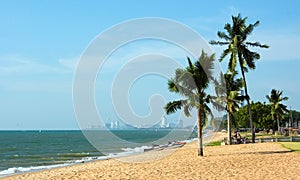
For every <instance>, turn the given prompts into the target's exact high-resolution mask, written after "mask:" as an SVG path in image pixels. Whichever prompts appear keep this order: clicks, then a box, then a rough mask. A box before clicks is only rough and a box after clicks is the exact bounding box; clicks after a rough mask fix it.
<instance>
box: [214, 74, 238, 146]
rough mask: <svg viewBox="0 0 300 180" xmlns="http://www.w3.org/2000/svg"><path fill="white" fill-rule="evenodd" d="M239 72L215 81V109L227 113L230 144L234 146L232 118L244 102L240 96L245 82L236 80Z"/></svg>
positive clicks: (221, 76)
mask: <svg viewBox="0 0 300 180" xmlns="http://www.w3.org/2000/svg"><path fill="white" fill-rule="evenodd" d="M236 74H237V72H236V71H234V72H233V73H230V72H227V73H226V74H225V75H223V74H222V73H221V74H220V80H219V81H217V80H215V81H214V83H215V91H216V94H217V97H216V98H215V99H214V101H213V104H214V107H217V110H226V111H227V129H228V143H229V144H232V140H231V123H232V122H231V120H230V119H231V118H230V117H233V113H234V112H236V111H237V110H238V109H239V104H240V102H241V100H243V96H241V95H240V91H241V88H242V87H243V80H242V79H241V78H239V79H235V76H236Z"/></svg>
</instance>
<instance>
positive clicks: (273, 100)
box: [266, 89, 289, 131]
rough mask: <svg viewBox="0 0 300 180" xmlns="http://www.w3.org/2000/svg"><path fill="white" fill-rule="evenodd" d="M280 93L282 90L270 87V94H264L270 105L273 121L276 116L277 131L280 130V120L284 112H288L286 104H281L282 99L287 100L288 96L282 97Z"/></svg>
mask: <svg viewBox="0 0 300 180" xmlns="http://www.w3.org/2000/svg"><path fill="white" fill-rule="evenodd" d="M282 93H283V91H278V90H276V89H272V90H271V94H270V95H267V96H266V98H267V99H268V100H269V102H270V105H271V114H272V119H273V121H275V116H276V120H277V128H278V129H277V130H278V131H279V130H280V121H281V119H282V118H283V116H284V113H285V112H289V110H288V109H287V106H285V105H283V104H281V103H282V101H286V100H288V97H282Z"/></svg>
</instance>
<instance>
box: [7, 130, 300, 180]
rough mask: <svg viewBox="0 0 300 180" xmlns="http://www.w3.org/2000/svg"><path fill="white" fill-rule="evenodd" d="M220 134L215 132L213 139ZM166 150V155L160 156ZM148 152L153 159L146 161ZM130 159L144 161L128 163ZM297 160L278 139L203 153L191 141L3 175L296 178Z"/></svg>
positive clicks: (299, 166)
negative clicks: (149, 150) (151, 149)
mask: <svg viewBox="0 0 300 180" xmlns="http://www.w3.org/2000/svg"><path fill="white" fill-rule="evenodd" d="M222 137H224V134H217V135H216V136H215V137H214V140H217V139H221V138H222ZM166 153H167V154H168V153H169V154H170V155H168V156H165V157H164V154H166ZM150 156H151V157H156V159H157V160H152V161H149V157H150ZM162 157H163V158H162ZM133 159H135V160H136V159H138V160H140V161H141V160H145V161H147V162H143V163H132V162H131V163H129V162H130V161H131V160H133ZM150 159H151V158H150ZM152 159H153V158H152ZM124 161H129V162H124ZM299 162H300V154H299V153H295V152H291V151H289V150H288V149H285V148H283V147H282V146H281V145H280V144H279V143H257V144H241V145H232V146H214V147H205V148H204V157H198V156H197V143H196V142H193V143H189V144H187V145H185V146H184V147H182V148H178V149H168V150H162V151H151V152H146V153H143V154H139V155H136V156H130V157H123V159H121V160H120V159H119V160H116V159H109V160H102V161H94V162H89V163H84V164H77V165H73V166H67V167H62V168H56V169H50V170H45V171H41V172H31V173H25V174H19V175H14V176H10V177H6V178H4V179H14V180H15V179H300V163H299Z"/></svg>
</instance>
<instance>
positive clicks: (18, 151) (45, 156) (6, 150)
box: [0, 130, 195, 177]
mask: <svg viewBox="0 0 300 180" xmlns="http://www.w3.org/2000/svg"><path fill="white" fill-rule="evenodd" d="M112 132H113V134H114V135H115V136H116V137H118V138H120V139H122V140H124V143H123V144H122V143H121V144H116V143H114V142H113V141H112V140H111V139H105V138H102V139H101V141H100V142H99V143H100V145H102V144H103V146H105V147H103V148H104V149H105V153H103V152H101V149H96V148H95V147H94V146H93V145H91V144H90V143H89V141H88V140H87V139H86V137H85V136H84V134H83V133H82V132H81V131H0V177H2V176H7V175H11V174H15V173H22V172H28V171H36V170H42V169H50V168H54V167H60V166H67V165H71V164H74V163H82V162H86V161H91V160H97V159H108V158H111V157H114V156H115V157H117V156H121V155H130V154H134V153H141V152H143V151H144V149H147V148H149V146H150V145H151V144H152V143H153V142H159V143H160V144H163V143H167V141H172V140H187V139H191V138H192V137H193V136H194V137H195V134H194V135H192V136H186V134H187V133H186V132H185V131H184V130H181V131H178V133H175V134H176V135H175V136H174V135H173V136H174V137H171V138H164V139H163V141H157V140H159V139H161V138H163V137H165V136H167V135H168V134H169V133H170V130H118V131H117V130H116V131H112ZM97 133H98V134H99V133H100V136H101V131H97ZM103 134H105V132H104V131H103ZM103 137H105V136H103ZM128 142H130V143H128ZM131 142H132V143H131ZM136 144H138V146H136V147H135V145H136Z"/></svg>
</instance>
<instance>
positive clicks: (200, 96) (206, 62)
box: [165, 51, 214, 156]
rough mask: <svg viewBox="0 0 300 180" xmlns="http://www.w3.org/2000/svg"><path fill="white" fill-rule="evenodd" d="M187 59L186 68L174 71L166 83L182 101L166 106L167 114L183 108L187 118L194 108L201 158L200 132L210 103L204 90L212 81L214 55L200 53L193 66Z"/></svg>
mask: <svg viewBox="0 0 300 180" xmlns="http://www.w3.org/2000/svg"><path fill="white" fill-rule="evenodd" d="M187 59H188V64H189V65H188V66H187V67H186V68H185V69H181V68H179V69H176V71H175V77H173V78H171V79H170V80H169V81H168V88H169V90H170V91H171V92H174V93H178V94H180V95H181V96H182V97H183V98H184V99H181V100H176V101H172V102H169V103H167V104H166V106H165V110H166V113H167V114H171V113H174V112H175V111H177V110H179V109H181V108H183V111H184V113H185V115H186V116H187V117H190V116H191V114H190V111H191V110H192V109H193V108H196V109H197V111H198V114H197V116H198V117H197V118H198V119H197V120H198V121H197V123H198V145H199V149H198V156H203V139H202V130H203V127H204V125H205V123H206V119H207V117H208V115H209V114H211V110H210V108H209V106H208V104H209V103H210V101H211V98H210V95H208V94H207V93H206V92H205V90H206V89H207V88H208V86H209V83H210V81H211V80H212V79H213V76H212V70H213V69H214V54H213V55H210V56H208V55H207V54H206V53H205V52H204V51H202V54H201V56H200V57H199V59H198V60H197V61H196V62H195V63H194V64H193V63H192V62H191V60H190V58H187Z"/></svg>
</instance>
